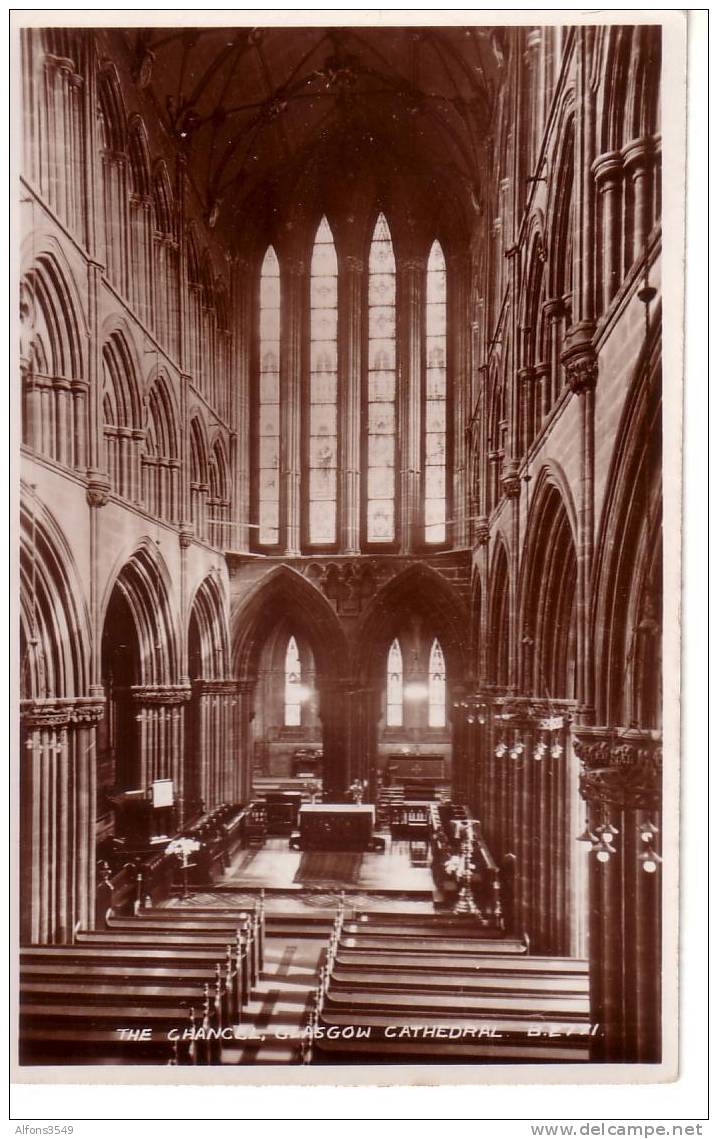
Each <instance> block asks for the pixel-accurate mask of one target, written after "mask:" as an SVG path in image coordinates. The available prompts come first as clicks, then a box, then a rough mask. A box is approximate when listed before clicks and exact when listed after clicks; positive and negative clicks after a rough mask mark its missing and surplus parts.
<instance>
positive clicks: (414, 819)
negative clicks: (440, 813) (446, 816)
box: [389, 800, 431, 842]
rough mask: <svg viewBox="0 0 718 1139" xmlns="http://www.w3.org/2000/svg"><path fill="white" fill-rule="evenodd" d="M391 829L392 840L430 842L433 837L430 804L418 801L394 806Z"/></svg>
mask: <svg viewBox="0 0 718 1139" xmlns="http://www.w3.org/2000/svg"><path fill="white" fill-rule="evenodd" d="M389 828H390V830H391V837H392V838H404V839H408V840H409V841H410V842H411V841H415V840H418V839H422V840H424V841H428V840H429V838H430V836H431V815H430V811H429V804H428V803H425V802H420V801H417V800H408V801H405V802H403V803H394V804H392V806H391V808H390V817H389Z"/></svg>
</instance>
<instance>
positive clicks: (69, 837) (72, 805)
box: [20, 698, 104, 944]
mask: <svg viewBox="0 0 718 1139" xmlns="http://www.w3.org/2000/svg"><path fill="white" fill-rule="evenodd" d="M103 713H104V701H102V700H97V699H94V698H85V699H78V700H54V701H42V700H37V701H28V702H27V703H25V704H24V705H23V706H22V707H21V739H22V743H23V747H22V753H21V758H20V802H21V805H22V815H21V821H20V849H21V860H20V875H21V889H22V897H23V899H24V905H23V907H22V911H21V931H20V936H21V939H22V940H23V941H26V942H34V943H41V942H43V943H44V942H57V943H61V944H62V943H67V942H70V941H72V937H73V933H74V930H75V928H76V927H77V925H78V924H79V925H82V926H83V927H84V928H88V927H91V925H92V923H93V918H94V892H95V862H94V857H93V855H92V852H93V851H94V843H95V732H96V725H97V723H98V721H99V720H100V719H101V718H102V715H103Z"/></svg>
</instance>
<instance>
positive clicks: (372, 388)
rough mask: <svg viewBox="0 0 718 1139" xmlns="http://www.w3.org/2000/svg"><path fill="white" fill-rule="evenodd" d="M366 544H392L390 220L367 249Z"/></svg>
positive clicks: (393, 329) (393, 396) (393, 459)
mask: <svg viewBox="0 0 718 1139" xmlns="http://www.w3.org/2000/svg"><path fill="white" fill-rule="evenodd" d="M368 287H369V344H368V353H369V365H368V385H367V460H366V461H367V493H366V498H367V507H366V510H367V521H366V536H367V542H393V540H394V537H395V520H394V498H395V466H396V266H395V262H394V250H393V247H392V243H391V234H390V233H389V226H388V225H387V223H386V218H385V217H384V215H383V214H379V217H378V219H377V223H376V226H375V228H374V236H373V238H372V242H371V246H370V249H369V286H368Z"/></svg>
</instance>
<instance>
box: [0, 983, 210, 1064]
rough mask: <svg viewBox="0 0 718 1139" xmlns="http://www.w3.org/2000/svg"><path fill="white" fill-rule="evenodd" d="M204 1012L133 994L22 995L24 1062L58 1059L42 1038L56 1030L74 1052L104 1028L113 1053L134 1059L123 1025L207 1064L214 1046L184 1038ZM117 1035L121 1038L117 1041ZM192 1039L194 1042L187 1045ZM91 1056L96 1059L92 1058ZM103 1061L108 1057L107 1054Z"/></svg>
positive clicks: (182, 1058)
mask: <svg viewBox="0 0 718 1139" xmlns="http://www.w3.org/2000/svg"><path fill="white" fill-rule="evenodd" d="M203 1020H204V1015H203V1013H202V1011H201V1010H200V1011H199V1013H192V1012H191V1011H190V1010H189V1009H188V1008H181V1007H173V1008H163V1007H159V1006H157V1005H154V1006H153V1005H142V1004H139V1003H137V1002H133V1001H132V1000H131V999H130V1000H129V1001H128V1002H127V1003H125V1004H119V1005H92V1004H88V1003H86V1002H85V1001H81V1000H78V1001H73V1003H68V1002H67V1001H65V1002H64V1003H55V1002H54V1001H52V1000H49V1001H48V1000H45V999H42V998H41V997H40V998H38V999H29V998H27V999H21V1002H20V1008H19V1041H20V1051H21V1055H23V1056H24V1057H25V1059H24V1061H23V1062H25V1063H51V1062H57V1061H52V1060H48V1059H41V1057H42V1056H43V1055H46V1051H45V1050H44V1049H43V1045H42V1042H41V1040H40V1039H39V1037H40V1035H41V1034H42V1038H43V1039H44V1040H49V1039H50V1034H52V1033H54V1034H55V1042H56V1044H57V1045H58V1047H59V1046H60V1044H61V1043H62V1042H63V1041H64V1043H65V1046H66V1048H67V1052H66V1056H67V1059H68V1060H69V1059H70V1058H71V1057H72V1054H73V1052H74V1049H75V1047H76V1046H77V1047H78V1048H79V1049H80V1051H82V1041H83V1040H84V1039H86V1037H87V1036H88V1034H89V1033H92V1032H96V1031H98V1030H99V1031H100V1032H102V1033H104V1043H105V1045H107V1046H108V1047H110V1045H112V1048H111V1051H112V1054H113V1055H115V1054H117V1055H118V1057H119V1062H123V1061H124V1062H125V1063H127V1062H130V1061H131V1059H132V1056H133V1054H134V1051H135V1049H134V1042H132V1041H129V1040H127V1039H126V1038H124V1037H123V1033H122V1031H121V1030H128V1029H133V1030H137V1029H145V1030H149V1031H150V1033H151V1040H150V1041H148V1042H147V1043H148V1044H150V1045H154V1044H157V1045H158V1049H157V1050H158V1051H159V1053H160V1054H166V1053H167V1051H168V1048H167V1046H169V1051H170V1053H175V1054H176V1060H175V1062H177V1063H179V1062H184V1063H197V1064H208V1063H211V1062H212V1048H213V1047H216V1046H211V1045H210V1044H209V1042H207V1041H204V1040H197V1041H191V1040H182V1036H183V1033H185V1032H189V1033H193V1032H195V1031H196V1030H197V1029H198V1028H199V1027H200V1026H201V1025H202V1023H203ZM171 1034H176V1035H178V1036H179V1037H180V1040H179V1041H178V1042H177V1043H178V1045H182V1046H181V1047H178V1048H177V1049H175V1048H174V1041H173V1040H172V1038H171ZM114 1040H116V1041H117V1043H116V1044H113V1041H114ZM187 1043H189V1047H186V1046H185V1045H186V1044H187ZM90 1062H91V1061H90ZM104 1062H109V1061H108V1060H105V1061H104Z"/></svg>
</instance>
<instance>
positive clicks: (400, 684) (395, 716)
mask: <svg viewBox="0 0 718 1139" xmlns="http://www.w3.org/2000/svg"><path fill="white" fill-rule="evenodd" d="M403 723H404V662H403V660H402V656H401V647H400V645H399V642H398V641H397V640H394V641H392V645H391V648H390V649H389V653H388V655H387V658H386V726H387V727H388V728H400V727H401V726H402V724H403Z"/></svg>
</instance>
